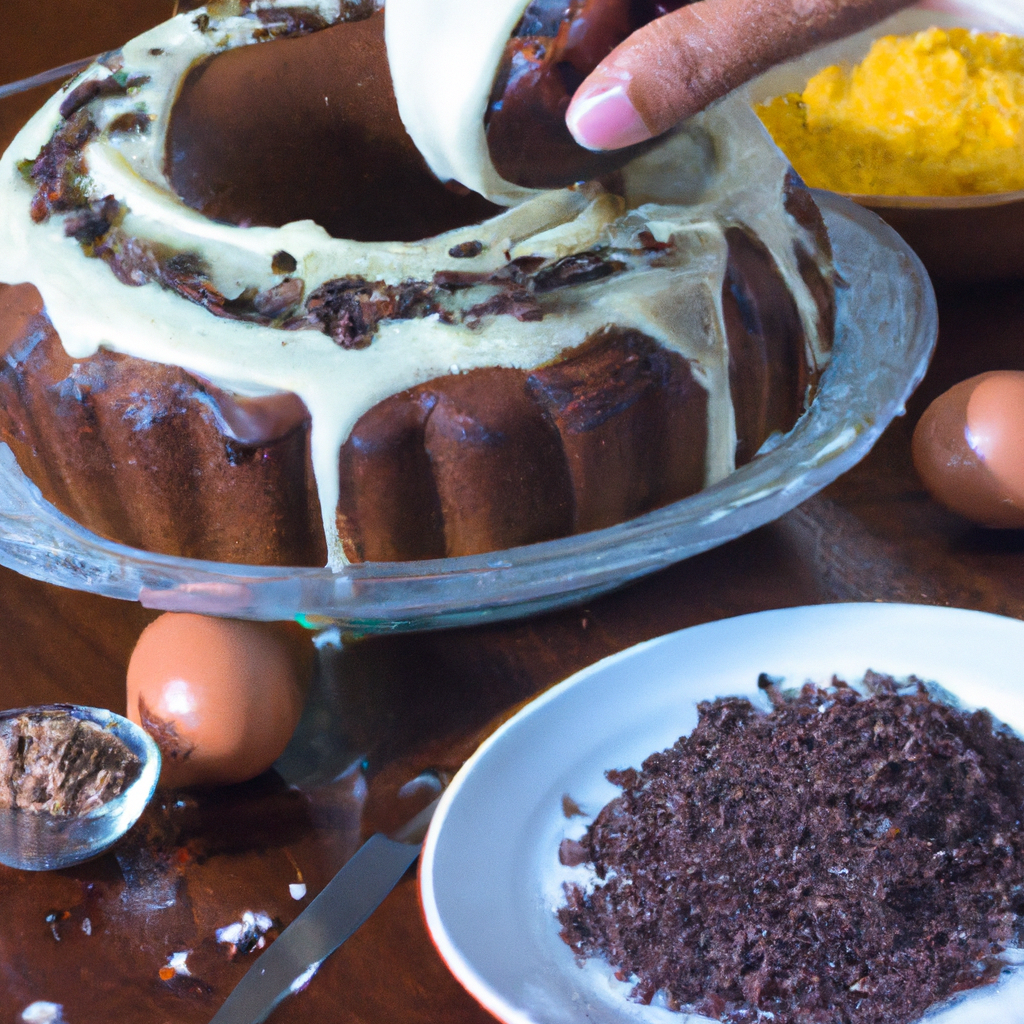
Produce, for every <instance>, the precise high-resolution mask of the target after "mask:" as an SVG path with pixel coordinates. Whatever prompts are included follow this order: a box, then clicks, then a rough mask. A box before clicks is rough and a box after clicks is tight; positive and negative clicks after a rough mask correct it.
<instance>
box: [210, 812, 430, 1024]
mask: <svg viewBox="0 0 1024 1024" xmlns="http://www.w3.org/2000/svg"><path fill="white" fill-rule="evenodd" d="M439 800H440V797H438V798H437V799H435V800H434V801H433V802H432V803H431V804H429V805H428V806H427V807H425V808H424V809H423V810H422V811H420V813H419V814H417V815H416V817H415V818H413V819H412V820H411V821H410V822H409V823H408V824H407V825H405V826H404V827H403V828H402V829H400V830H399V831H398V832H396V833H395V834H394V835H393V836H386V835H383V834H381V833H379V832H378V833H377V834H376V835H373V836H370V838H369V839H367V840H366V842H365V843H363V845H362V846H361V847H360V848H359V849H358V850H357V851H356V853H355V855H354V856H353V857H351V858H350V859H349V860H348V861H347V862H346V864H345V865H344V867H342V868H341V870H340V871H339V872H338V873H337V874H336V875H335V876H334V878H332V879H331V880H330V882H328V883H327V885H326V886H325V887H324V888H323V890H322V891H321V892H320V893H319V895H318V896H317V897H316V898H315V899H314V900H313V902H312V903H310V905H309V906H308V907H306V909H305V910H304V911H303V912H302V913H301V914H299V916H298V917H297V918H295V920H294V921H292V923H291V924H290V925H288V927H287V928H285V930H284V931H283V932H281V934H280V935H279V936H278V937H277V938H276V939H275V940H274V942H273V943H271V945H270V946H269V948H268V949H267V950H266V951H265V952H264V953H262V954H261V955H260V958H259V959H258V960H257V961H256V963H254V964H253V965H252V967H250V968H249V970H248V972H247V973H246V974H245V976H244V977H243V978H242V980H241V981H240V982H239V983H238V985H237V986H235V989H234V991H233V992H231V994H230V995H229V996H228V997H227V999H226V1000H225V1001H224V1004H223V1005H222V1006H221V1008H220V1009H219V1010H218V1011H217V1012H216V1014H214V1016H213V1019H212V1020H211V1021H210V1024H260V1022H261V1021H264V1020H266V1018H267V1017H268V1016H269V1015H270V1012H271V1011H272V1010H273V1009H274V1007H275V1006H277V1004H278V1003H280V1002H281V1000H282V999H284V998H285V997H286V996H288V995H290V994H291V993H292V992H293V991H298V989H299V988H300V987H301V986H302V983H303V982H304V981H306V980H307V979H308V978H309V977H310V976H311V975H312V974H314V973H315V972H316V970H317V968H318V967H319V966H320V964H322V963H323V962H324V960H326V959H327V957H328V956H330V954H331V953H333V952H334V951H335V950H336V949H337V948H338V947H339V946H340V945H341V944H342V943H343V942H344V941H345V940H346V939H347V938H348V937H349V936H350V935H352V934H353V933H354V932H355V931H356V930H357V929H358V928H359V926H360V925H361V924H362V923H363V922H364V921H365V920H366V919H367V918H368V917H369V916H370V915H371V914H372V913H373V912H374V911H375V910H376V909H377V907H379V906H380V904H381V903H383V902H384V898H385V897H386V896H387V894H388V893H389V892H391V890H392V889H393V888H394V887H395V886H396V885H397V884H398V881H399V879H401V877H402V875H404V874H405V872H406V870H407V869H408V868H409V866H410V865H411V864H412V863H413V862H414V861H415V860H416V858H417V857H418V856H419V855H420V847H421V845H422V843H423V837H424V836H425V835H426V832H427V826H428V825H429V824H430V819H431V817H432V816H433V814H434V810H435V808H436V807H437V804H438V801H439Z"/></svg>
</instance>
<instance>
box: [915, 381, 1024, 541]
mask: <svg viewBox="0 0 1024 1024" xmlns="http://www.w3.org/2000/svg"><path fill="white" fill-rule="evenodd" d="M913 454H914V465H915V467H916V468H917V472H918V474H919V475H920V477H921V480H922V481H923V482H924V485H925V487H927V488H928V490H929V492H930V493H931V495H932V497H933V498H935V500H936V501H938V502H940V503H941V504H943V505H945V506H946V507H947V508H951V509H953V511H954V512H959V513H960V514H961V515H963V516H966V517H967V518H968V519H972V520H974V522H976V523H981V524H982V525H984V526H995V527H1004V528H1007V527H1009V528H1016V529H1020V528H1024V372H1021V371H1019V370H996V371H992V372H990V373H982V374H980V375H979V376H977V377H971V378H970V379H969V380H965V381H961V383H959V384H957V385H956V386H955V387H952V388H950V389H949V391H947V392H946V393H945V394H943V395H940V396H939V397H938V398H936V399H935V401H934V402H932V404H931V405H930V406H928V408H927V410H926V411H925V414H924V415H923V416H922V417H921V420H920V422H919V423H918V425H917V429H916V430H915V431H914V443H913Z"/></svg>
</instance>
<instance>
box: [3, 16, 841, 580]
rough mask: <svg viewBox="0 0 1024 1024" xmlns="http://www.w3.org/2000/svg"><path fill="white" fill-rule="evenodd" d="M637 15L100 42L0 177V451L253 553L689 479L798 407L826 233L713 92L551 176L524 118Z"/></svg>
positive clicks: (367, 552) (709, 472)
mask: <svg viewBox="0 0 1024 1024" xmlns="http://www.w3.org/2000/svg"><path fill="white" fill-rule="evenodd" d="M651 6H652V11H651V12H648V13H647V14H642V15H638V14H637V12H638V11H641V9H642V8H643V5H642V4H636V3H627V2H626V0H572V2H570V3H565V2H562V3H557V4H552V3H551V2H549V0H535V2H534V3H533V4H530V5H529V7H528V6H527V3H526V0H501V2H492V3H486V4H481V3H479V2H478V0H472V2H471V0H445V2H444V3H443V4H442V3H438V2H437V0H434V2H428V0H388V12H387V20H386V22H385V14H384V12H383V11H382V10H380V9H379V8H378V6H377V5H375V4H373V3H372V2H365V0H358V2H348V0H342V2H341V3H340V5H339V2H338V0H313V2H310V0H305V2H304V3H303V4H302V5H301V6H297V5H296V4H294V3H291V2H288V0H273V2H271V0H260V2H256V0H218V2H214V3H211V4H210V5H209V6H208V7H206V8H204V9H202V10H200V11H198V12H191V13H188V14H182V15H179V16H177V17H175V18H173V19H171V20H170V21H169V22H166V23H165V24H163V25H161V26H159V27H157V28H156V29H153V30H152V31H151V32H148V33H146V34H145V35H143V36H140V37H138V38H137V39H135V40H133V41H132V42H130V43H128V44H127V45H126V46H125V47H124V48H123V50H121V51H117V52H115V53H111V54H107V55H105V56H104V57H103V58H101V59H100V61H98V62H97V63H96V64H95V65H93V66H92V67H91V68H90V69H89V70H87V71H86V72H85V73H84V74H83V75H82V76H80V77H79V78H78V79H76V80H75V81H74V82H73V83H71V84H70V85H69V86H68V87H67V88H66V89H65V90H64V91H63V92H62V93H61V94H59V95H58V96H56V97H55V98H54V99H53V100H52V101H51V102H50V103H48V104H47V105H46V106H45V107H44V108H43V109H42V110H41V111H40V112H39V114H37V115H36V116H35V117H34V118H33V119H32V121H30V122H29V124H28V125H27V126H26V127H25V129H24V130H23V131H22V132H21V134H20V135H19V136H18V137H17V138H16V140H15V142H14V143H13V145H12V146H11V148H10V149H9V150H8V152H7V153H6V154H5V155H4V157H3V159H2V161H0V281H5V282H8V284H0V350H2V351H3V352H4V354H5V357H6V358H5V360H4V363H3V365H2V368H0V405H2V409H0V440H2V441H4V442H6V443H7V444H8V445H10V447H11V448H12V450H13V451H14V454H15V456H16V457H17V460H18V463H19V465H20V466H21V467H22V469H23V470H24V471H25V473H26V474H27V475H28V476H29V477H31V479H32V480H34V481H35V482H36V484H37V485H38V486H39V487H40V489H41V491H42V493H43V494H44V496H45V497H46V498H47V499H48V500H50V501H51V502H52V503H53V504H54V505H56V506H57V507H58V508H59V509H61V510H62V511H64V512H65V513H67V514H68V515H70V516H72V517H73V518H74V519H76V520H77V521H78V522H80V523H81V524H83V525H84V526H86V527H88V528H89V529H91V530H93V531H95V532H97V533H99V534H101V535H104V536H106V537H109V538H112V539H114V540H117V541H121V542H124V543H127V544H130V545H133V546H137V547H142V548H146V549H149V550H154V551H160V552H165V553H168V554H174V555H185V556H190V557H199V558H207V559H214V560H220V561H232V562H243V563H258V564H294V565H323V564H325V563H326V564H329V565H335V566H336V565H341V564H344V563H345V562H348V561H360V560H405V559H417V558H431V557H440V556H445V555H461V554H469V553H477V552H483V551H489V550H494V549H500V548H506V547H510V546H514V545H519V544H527V543H532V542H535V541H541V540H546V539H549V538H553V537H560V536H564V535H567V534H570V533H574V532H579V531H584V530H592V529H597V528H600V527H604V526H608V525H611V524H613V523H617V522H620V521H622V520H624V519H628V518H630V517H632V516H636V515H639V514H641V513H643V512H645V511H648V510H650V509H652V508H655V507H657V506H660V505H663V504H666V503H668V502H672V501H675V500H678V499H680V498H683V497H685V496H687V495H689V494H692V493H694V492H695V491H697V490H700V489H701V488H703V487H706V486H708V485H709V484H712V483H715V482H717V481H718V480H721V479H722V478H723V477H725V476H726V475H727V474H729V473H730V472H732V471H733V470H734V469H735V468H736V466H737V465H740V464H742V463H744V462H746V461H748V460H750V459H751V458H753V457H754V456H755V454H756V453H757V451H758V450H759V448H760V447H761V446H762V444H763V443H764V442H765V441H766V440H767V439H768V438H769V437H771V436H772V435H774V434H777V433H779V432H785V431H787V430H789V429H790V428H791V427H792V426H793V424H794V423H795V421H796V419H797V418H798V417H799V415H800V414H801V412H802V410H803V409H804V407H805V403H806V402H807V401H809V399H810V396H811V395H812V394H813V388H814V384H815V381H816V379H817V376H818V374H819V372H820V370H821V368H822V366H823V365H824V363H825V362H826V361H827V358H828V352H829V349H830V346H831V338H832V330H833V320H834V303H833V279H832V267H831V255H830V249H829V243H828V237H827V234H826V232H825V229H824V225H823V223H822V220H821V217H820V215H819V213H818V211H817V208H816V207H815V206H814V203H813V201H812V200H811V198H810V195H809V194H808V193H807V191H806V190H805V189H804V187H803V186H802V184H801V183H800V182H799V180H798V179H797V178H796V177H795V176H794V175H793V174H792V172H791V171H790V170H789V168H788V166H787V165H786V163H785V160H784V158H783V157H782V156H781V155H780V154H779V152H778V151H777V150H776V149H775V147H774V146H773V145H772V144H771V142H770V140H768V138H767V136H766V135H765V134H764V132H763V130H762V129H761V127H760V125H759V123H758V122H757V120H756V118H755V117H754V115H753V114H752V113H751V112H750V110H749V108H748V107H747V104H746V103H745V101H744V99H743V98H742V97H738V96H733V97H727V98H726V100H724V101H722V102H720V103H718V104H716V105H714V106H713V107H711V108H709V109H708V110H707V111H705V112H704V113H703V114H700V115H698V116H697V117H695V118H693V119H692V120H691V121H689V122H687V123H686V124H685V125H684V126H683V127H682V129H680V130H679V131H677V132H676V133H674V134H673V135H671V136H670V137H669V138H666V139H664V140H663V141H660V142H659V143H657V144H656V145H646V146H643V147H640V148H639V149H637V150H636V151H634V152H631V153H629V154H626V156H625V157H623V156H621V155H617V156H615V157H614V158H612V157H600V158H594V160H593V164H592V166H591V167H590V171H592V172H593V173H594V174H595V175H602V177H600V179H599V180H598V179H596V178H595V180H591V181H588V182H583V183H575V184H569V185H564V182H562V181H560V180H559V178H560V177H562V178H564V177H565V176H566V175H567V174H570V173H571V171H570V170H569V168H571V167H572V166H574V164H573V161H574V160H578V159H579V154H578V153H574V152H573V147H574V146H575V143H573V142H572V141H571V138H569V137H568V135H567V133H565V138H562V139H561V141H559V140H557V139H556V140H555V142H554V143H552V145H551V146H548V145H547V143H548V142H549V141H550V139H549V138H548V137H545V138H543V139H541V140H539V139H538V138H536V137H533V136H531V134H530V130H529V128H530V124H531V123H533V121H534V120H536V121H537V123H538V124H542V125H543V124H544V123H546V124H547V125H548V130H549V136H550V134H551V132H554V131H555V128H557V127H558V126H559V125H560V124H561V122H560V120H559V117H560V115H559V114H558V112H559V111H564V106H565V104H566V103H567V102H568V98H569V96H570V95H571V92H572V90H573V88H575V85H574V82H576V81H577V80H578V79H579V77H580V76H581V75H582V74H585V72H586V70H587V67H588V65H589V66H593V64H594V63H596V61H597V60H599V59H600V57H601V56H603V55H604V53H606V52H607V50H608V49H609V48H610V47H611V46H613V45H615V43H617V42H618V41H620V39H621V38H623V37H624V35H625V34H628V32H629V31H630V29H631V27H632V26H633V25H634V23H635V21H636V18H637V17H638V16H642V17H648V16H652V15H653V9H654V5H651ZM623 12H626V13H625V14H624V13H623ZM627 14H628V17H627ZM588 19H589V20H588ZM631 19H632V20H631ZM584 30H586V31H584ZM587 32H589V33H590V34H589V36H588V35H587ZM581 39H582V40H583V41H584V43H585V44H586V45H584V44H583V43H580V40H581ZM385 40H386V49H385ZM588 40H589V41H588ZM573 41H575V42H573ZM342 53H343V54H344V55H345V59H341V58H340V57H339V54H342ZM456 58H458V60H456ZM530 76H533V77H532V78H531V77H530ZM531 82H532V83H533V84H532V85H531V84H530V83H531ZM535 109H541V114H543V115H544V116H541V114H536V116H535V114H534V113H531V111H535ZM545 111H546V113H544V112H545ZM553 112H554V113H553ZM556 115H557V116H556ZM545 117H546V118H547V121H546V122H545ZM551 126H555V128H552V127H551ZM492 135H493V138H492V137H491V136H492ZM516 140H519V141H518V142H517V141H516ZM552 147H553V148H552ZM559 147H561V148H559ZM534 150H535V151H536V152H537V154H538V156H537V158H536V159H534V158H533V152H534ZM552 154H554V155H552ZM588 159H589V158H588ZM623 159H628V162H626V163H625V164H624V166H617V165H618V164H620V163H622V160H623ZM588 173H589V171H588ZM556 186H558V187H556ZM562 186H564V187H562Z"/></svg>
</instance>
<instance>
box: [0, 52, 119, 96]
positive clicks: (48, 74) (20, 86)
mask: <svg viewBox="0 0 1024 1024" xmlns="http://www.w3.org/2000/svg"><path fill="white" fill-rule="evenodd" d="M100 56H101V54H95V55H94V56H92V57H83V58H82V59H81V60H73V61H72V62H71V63H70V64H61V66H60V67H59V68H50V70H49V71H41V72H40V73H39V74H38V75H32V76H31V77H30V78H22V79H20V80H19V81H17V82H8V83H7V85H0V100H4V99H7V97H8V96H16V95H17V94H18V93H19V92H28V91H29V89H37V88H39V86H41V85H48V84H49V83H50V82H59V81H60V80H61V79H62V78H70V77H71V76H72V75H77V74H78V72H79V71H84V70H85V69H86V68H87V67H88V66H89V65H90V64H91V63H92V62H93V61H94V60H96V59H97V57H100Z"/></svg>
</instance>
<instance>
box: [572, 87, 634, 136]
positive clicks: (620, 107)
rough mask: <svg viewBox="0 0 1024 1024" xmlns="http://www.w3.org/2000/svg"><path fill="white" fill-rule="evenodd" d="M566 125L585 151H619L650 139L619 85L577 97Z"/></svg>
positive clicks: (599, 88)
mask: <svg viewBox="0 0 1024 1024" xmlns="http://www.w3.org/2000/svg"><path fill="white" fill-rule="evenodd" d="M565 122H566V124H567V125H568V126H569V131H570V132H572V135H573V138H574V139H575V140H576V141H577V142H578V143H579V144H580V145H581V146H584V147H586V148H587V149H621V148H622V147H623V146H632V145H634V144H635V143H637V142H644V141H645V140H647V139H649V138H650V137H651V133H650V132H649V131H648V129H647V125H645V124H644V122H643V119H642V118H641V117H640V115H639V114H638V113H637V112H636V108H635V107H634V106H633V104H632V103H630V102H629V96H627V95H626V86H625V85H624V84H623V83H621V82H617V83H615V84H614V85H611V86H603V87H602V86H599V87H598V88H597V89H596V90H595V91H594V92H592V93H590V94H589V95H587V94H584V95H582V96H577V97H576V98H575V99H574V100H573V101H572V103H571V104H570V105H569V110H568V111H567V112H566V116H565Z"/></svg>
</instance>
